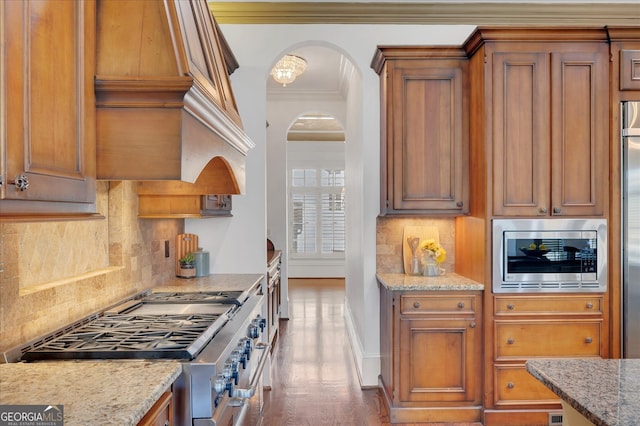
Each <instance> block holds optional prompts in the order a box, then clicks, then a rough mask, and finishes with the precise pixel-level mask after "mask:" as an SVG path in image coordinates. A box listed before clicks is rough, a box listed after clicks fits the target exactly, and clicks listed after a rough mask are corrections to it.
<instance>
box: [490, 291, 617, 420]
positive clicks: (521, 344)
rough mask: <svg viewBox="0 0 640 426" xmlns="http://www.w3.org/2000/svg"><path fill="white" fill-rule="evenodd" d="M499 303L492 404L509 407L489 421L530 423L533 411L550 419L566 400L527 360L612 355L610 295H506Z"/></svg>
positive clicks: (496, 298) (498, 298) (494, 413)
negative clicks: (608, 317)
mask: <svg viewBox="0 0 640 426" xmlns="http://www.w3.org/2000/svg"><path fill="white" fill-rule="evenodd" d="M493 305H494V317H493V321H492V322H493V336H494V337H493V341H494V348H493V354H494V356H493V401H492V404H491V405H492V407H493V408H495V409H497V410H504V411H502V412H498V411H492V409H489V410H488V417H487V418H486V419H485V424H487V425H496V424H510V425H522V424H530V423H528V422H531V419H529V420H527V415H531V416H533V415H537V416H539V417H540V418H541V419H543V420H545V422H546V421H547V420H546V417H545V416H548V414H549V412H554V411H557V410H560V409H561V406H560V400H559V399H558V397H557V396H555V394H554V393H553V392H551V391H550V390H548V389H547V388H546V387H545V386H544V385H542V383H540V382H539V381H538V380H536V379H535V378H534V377H533V376H531V375H530V374H529V373H527V371H526V370H525V366H524V364H525V362H526V360H527V359H532V358H554V357H570V358H577V357H602V358H604V357H606V356H607V349H606V348H607V344H606V342H607V333H606V330H607V328H606V321H605V316H604V306H605V299H604V295H603V294H599V293H598V294H576V295H568V294H562V295H533V294H528V295H517V296H516V295H504V296H502V295H501V296H494V304H493ZM518 416H521V417H522V419H520V420H519V418H518ZM505 422H506V423H505ZM545 424H546V423H545Z"/></svg>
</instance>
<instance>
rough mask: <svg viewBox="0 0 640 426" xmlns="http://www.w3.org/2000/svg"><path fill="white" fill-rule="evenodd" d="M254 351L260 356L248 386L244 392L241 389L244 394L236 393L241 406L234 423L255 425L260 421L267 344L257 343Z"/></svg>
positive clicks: (267, 350) (244, 425) (267, 353)
mask: <svg viewBox="0 0 640 426" xmlns="http://www.w3.org/2000/svg"><path fill="white" fill-rule="evenodd" d="M254 353H256V355H259V356H260V358H259V361H258V363H257V368H256V370H255V372H254V375H253V378H252V380H251V383H250V385H249V388H248V389H247V390H246V392H244V391H243V392H244V395H240V394H239V393H236V396H237V397H239V398H242V402H241V404H242V406H241V408H240V411H239V413H238V415H237V417H236V420H235V422H234V425H241V426H255V425H260V424H261V423H262V409H263V407H264V394H263V386H262V376H263V372H264V366H265V364H266V362H267V357H268V356H269V345H268V344H266V343H258V344H257V345H256V347H255V349H254Z"/></svg>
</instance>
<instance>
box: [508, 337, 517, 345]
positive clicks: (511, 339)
mask: <svg viewBox="0 0 640 426" xmlns="http://www.w3.org/2000/svg"><path fill="white" fill-rule="evenodd" d="M515 342H516V340H515V339H514V338H513V337H509V338H508V339H507V343H508V344H510V345H513V344H514V343H515Z"/></svg>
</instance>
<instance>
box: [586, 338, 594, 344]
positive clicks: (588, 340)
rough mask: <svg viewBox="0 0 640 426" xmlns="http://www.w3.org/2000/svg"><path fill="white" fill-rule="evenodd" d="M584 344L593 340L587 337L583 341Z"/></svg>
mask: <svg viewBox="0 0 640 426" xmlns="http://www.w3.org/2000/svg"><path fill="white" fill-rule="evenodd" d="M584 342H585V343H592V342H593V339H592V338H591V337H587V338H586V339H584Z"/></svg>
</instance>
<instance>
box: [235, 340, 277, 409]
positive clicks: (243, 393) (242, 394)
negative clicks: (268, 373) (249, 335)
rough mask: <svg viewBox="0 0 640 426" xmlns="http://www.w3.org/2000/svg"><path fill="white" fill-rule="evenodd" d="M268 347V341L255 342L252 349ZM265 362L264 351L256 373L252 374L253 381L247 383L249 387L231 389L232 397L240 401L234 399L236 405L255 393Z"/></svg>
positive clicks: (265, 354) (265, 355)
mask: <svg viewBox="0 0 640 426" xmlns="http://www.w3.org/2000/svg"><path fill="white" fill-rule="evenodd" d="M270 347H271V345H270V344H269V343H263V342H260V343H256V346H255V347H254V350H255V349H260V350H264V349H269V348H270ZM266 362H267V353H266V351H265V353H264V354H263V355H262V358H260V362H259V363H258V368H257V369H256V374H255V376H254V380H253V383H251V384H250V385H249V389H241V388H235V389H234V390H233V397H234V399H235V398H238V399H239V400H240V401H234V403H235V404H237V405H236V406H240V405H242V404H243V401H242V400H246V399H249V398H252V397H253V395H255V393H256V387H257V386H258V383H260V376H261V375H262V371H263V370H264V364H265V363H266Z"/></svg>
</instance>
